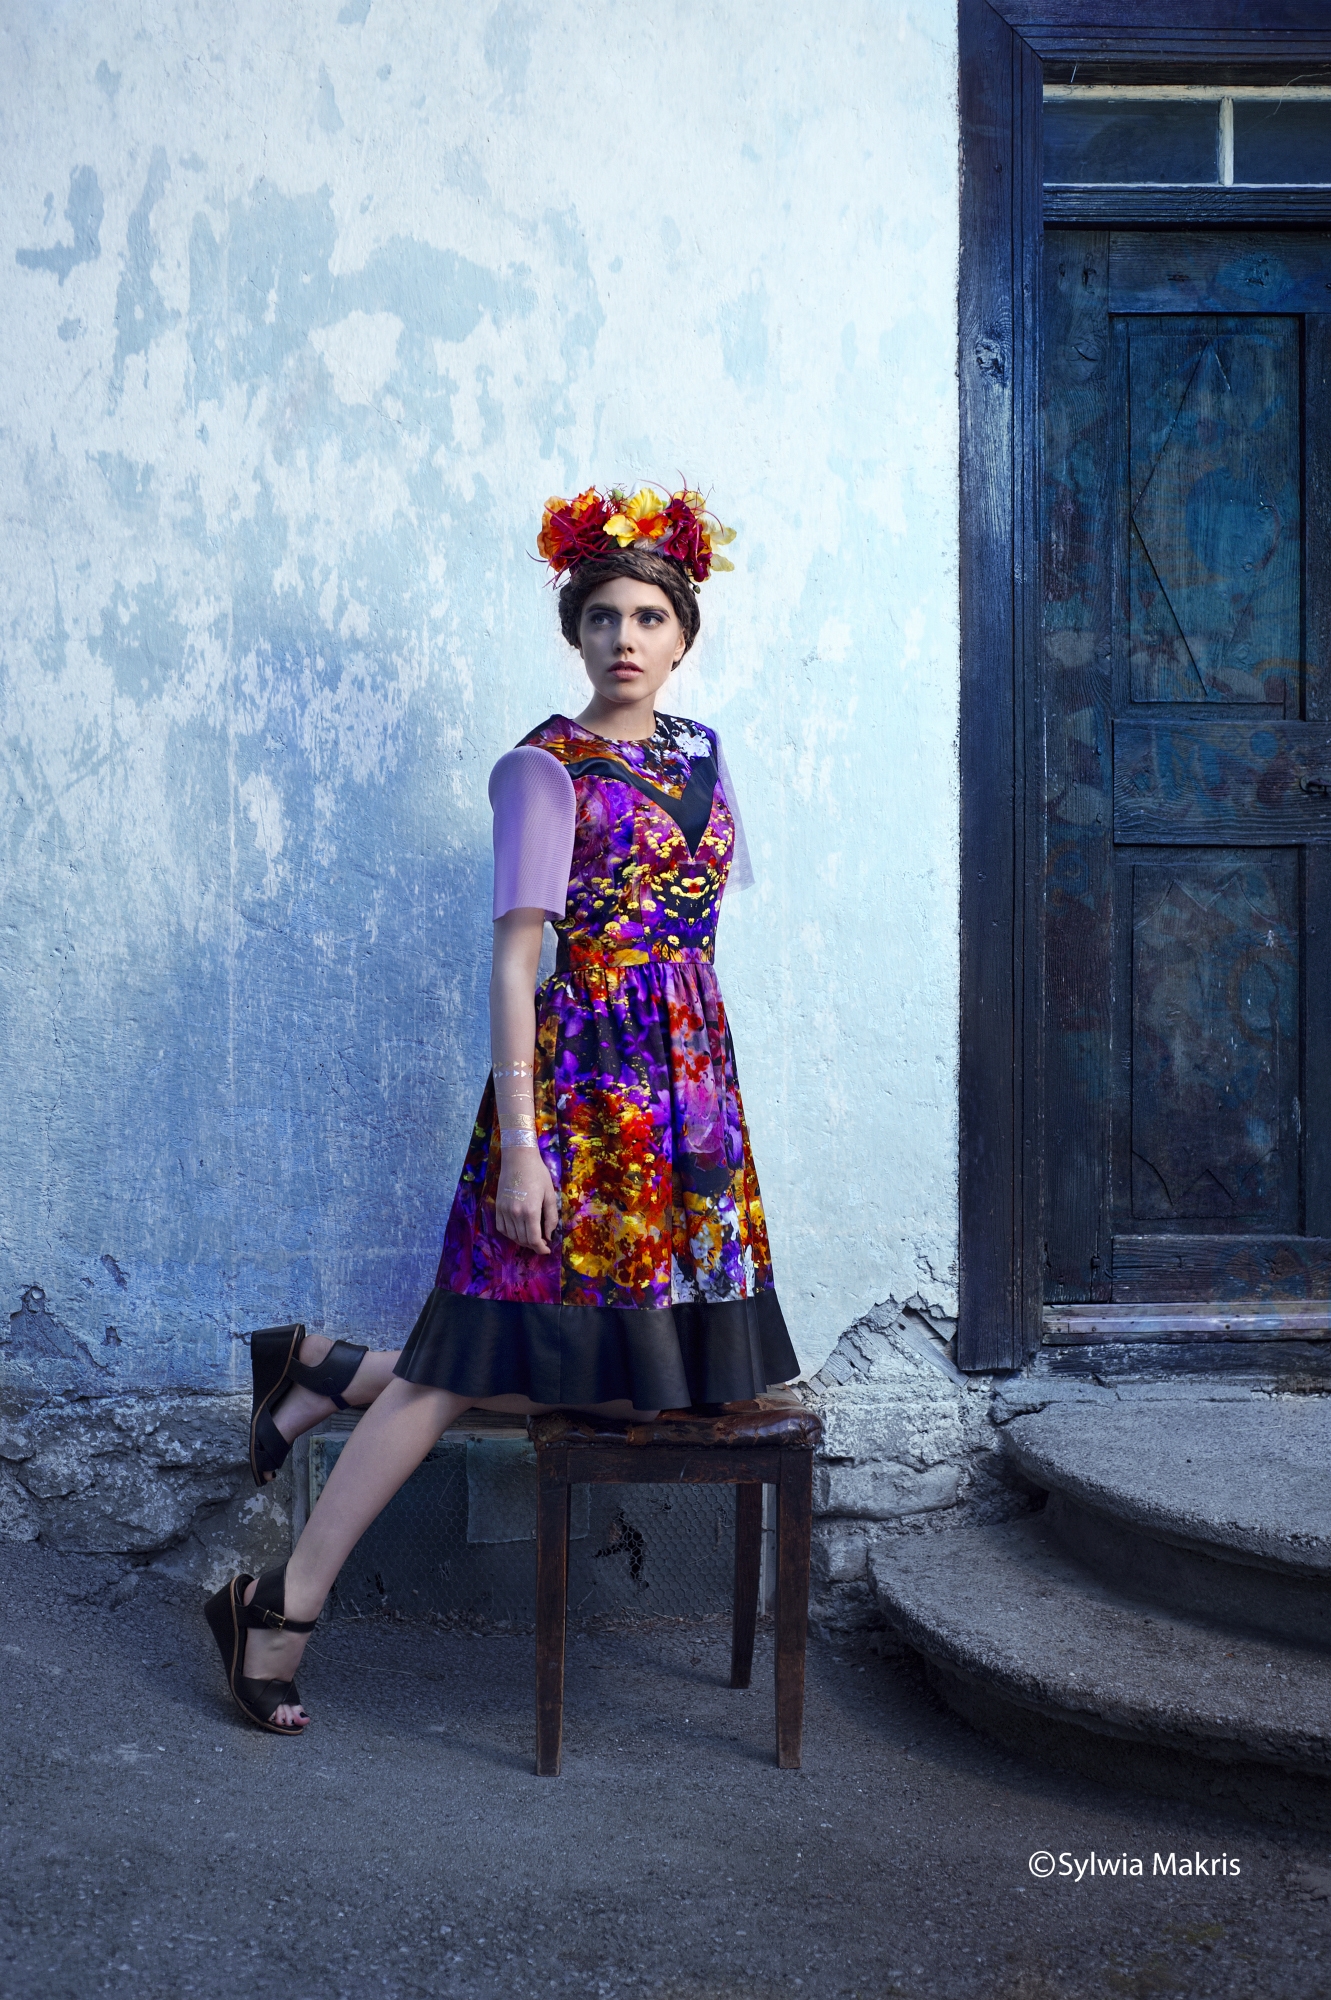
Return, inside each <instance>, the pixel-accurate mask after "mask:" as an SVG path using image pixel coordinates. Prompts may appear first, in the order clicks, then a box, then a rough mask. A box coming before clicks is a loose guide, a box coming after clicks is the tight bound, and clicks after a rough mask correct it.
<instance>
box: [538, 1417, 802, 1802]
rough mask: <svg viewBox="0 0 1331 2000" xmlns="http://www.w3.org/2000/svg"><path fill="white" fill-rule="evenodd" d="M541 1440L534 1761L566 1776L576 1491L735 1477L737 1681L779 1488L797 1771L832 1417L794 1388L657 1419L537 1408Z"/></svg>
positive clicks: (787, 1723)
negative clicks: (768, 1499) (817, 1463)
mask: <svg viewBox="0 0 1331 2000" xmlns="http://www.w3.org/2000/svg"><path fill="white" fill-rule="evenodd" d="M527 1432H528V1435H529V1437H530V1438H531V1440H532V1443H533V1444H534V1446H535V1447H536V1476H537V1514H536V1770H537V1774H538V1776H541V1777H557V1776H558V1774H559V1765H560V1756H561V1752H562V1747H563V1734H564V1635H565V1630H566V1626H567V1617H568V1584H569V1571H570V1562H569V1548H570V1542H571V1540H572V1513H573V1495H574V1493H575V1492H577V1491H579V1490H581V1489H585V1488H586V1487H588V1486H591V1487H592V1489H593V1491H598V1490H600V1489H604V1488H607V1487H608V1488H611V1489H616V1488H622V1487H625V1486H628V1487H634V1486H639V1485H647V1484H653V1485H659V1484H661V1483H662V1482H665V1481H669V1482H670V1484H671V1485H672V1486H673V1487H675V1488H677V1489H678V1490H679V1491H680V1492H681V1493H682V1492H684V1491H685V1490H686V1489H687V1488H689V1487H694V1488H703V1489H712V1488H715V1487H730V1488H732V1489H733V1491H734V1494H735V1539H734V1600H733V1602H734V1610H733V1621H734V1622H733V1627H732V1639H731V1658H730V1685H731V1686H732V1687H734V1688H745V1687H747V1686H748V1685H749V1680H750V1676H751V1674H752V1670H753V1641H754V1633H755V1628H756V1625H757V1614H758V1578H759V1568H760V1562H761V1547H762V1504H763V1502H762V1496H763V1488H764V1486H772V1487H774V1488H775V1490H776V1501H777V1534H776V1648H775V1651H776V1761H777V1763H778V1765H779V1766H780V1768H781V1769H782V1770H784V1771H797V1770H798V1769H799V1767H800V1753H801V1748H802V1739H803V1732H804V1651H805V1639H806V1636H807V1633H808V1623H809V1553H810V1540H811V1535H812V1525H813V1454H814V1451H815V1449H816V1447H817V1445H818V1443H819V1441H820V1439H821V1437H822V1425H821V1424H820V1422H819V1420H818V1418H817V1417H816V1416H815V1415H814V1413H813V1411H812V1410H808V1409H805V1408H804V1407H803V1406H802V1405H801V1404H800V1403H799V1402H798V1400H797V1399H796V1398H795V1397H793V1396H790V1395H782V1396H776V1395H773V1396H765V1397H760V1398H758V1399H756V1400H755V1401H754V1402H752V1403H740V1404H732V1405H730V1406H729V1407H728V1408H726V1409H724V1410H722V1411H721V1412H719V1413H717V1414H715V1415H707V1414H704V1413H702V1412H698V1411H692V1410H663V1411H662V1412H661V1414H660V1415H659V1416H658V1417H656V1418H654V1419H653V1421H652V1422H650V1423H642V1424H633V1423H616V1422H613V1421H610V1420H607V1419H603V1418H600V1417H591V1416H582V1415H577V1414H572V1413H568V1412H563V1411H556V1412H554V1413H553V1414H552V1415H549V1416H544V1417H530V1418H529V1419H528V1421H527Z"/></svg>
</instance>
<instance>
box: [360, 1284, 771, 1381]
mask: <svg viewBox="0 0 1331 2000" xmlns="http://www.w3.org/2000/svg"><path fill="white" fill-rule="evenodd" d="M393 1372H394V1374H395V1375H400V1376H402V1377H403V1379H404V1380H405V1381H407V1382H417V1383H420V1384H422V1385H423V1386H425V1387H428V1388H431V1389H447V1390H449V1391H450V1393H451V1394H453V1395H455V1396H470V1397H472V1398H474V1399H476V1400H480V1399H481V1398H482V1397H488V1396H527V1397H530V1399H531V1401H532V1402H533V1403H550V1404H554V1405H556V1406H561V1405H562V1406H563V1407H565V1408H568V1407H575V1408H576V1407H585V1406H586V1405H588V1404H592V1403H617V1402H624V1401H626V1402H629V1403H631V1404H632V1405H633V1408H634V1409H635V1410H678V1409H686V1408H687V1407H688V1406H689V1405H690V1404H691V1403H694V1404H696V1403H743V1402H747V1401H748V1399H749V1398H750V1397H752V1396H760V1395H761V1394H762V1393H763V1391H764V1390H765V1389H767V1388H768V1387H769V1386H771V1385H773V1384H775V1383H778V1382H788V1381H790V1380H791V1379H792V1377H794V1376H796V1375H798V1374H799V1372H800V1370H799V1362H798V1360H797V1359H796V1357H795V1350H794V1348H793V1347H792V1346H791V1344H790V1335H789V1333H788V1332H787V1330H786V1322H785V1319H784V1317H783V1315H782V1312H781V1307H780V1305H779V1304H778V1302H777V1296H776V1293H775V1292H774V1291H764V1292H759V1293H758V1294H757V1296H756V1297H754V1298H749V1299H727V1300H725V1301H723V1302H721V1303H718V1304H703V1303H689V1304H685V1305H674V1306H664V1307H659V1308H656V1309H653V1310H646V1311H633V1310H630V1309H626V1308H620V1307H616V1306H555V1305H537V1304H533V1303H529V1302H527V1301H523V1300H512V1299H480V1298H474V1297H472V1296H471V1295H470V1294H469V1293H466V1292H450V1291H446V1290H443V1289H440V1288H436V1289H435V1290H434V1291H433V1292H431V1294H430V1296H429V1298H428V1299H427V1300H426V1301H425V1305H424V1307H423V1308H422V1310H421V1314H420V1317H419V1319H418V1320H417V1321H416V1324H415V1326H414V1327H413V1328H412V1330H411V1334H410V1337H409V1338H408V1341H407V1344H406V1346H405V1347H404V1348H403V1350H402V1352H401V1354H400V1355H399V1356H398V1362H397V1366H396V1368H395V1369H394V1371H393Z"/></svg>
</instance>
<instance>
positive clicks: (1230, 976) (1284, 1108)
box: [1116, 849, 1299, 1235]
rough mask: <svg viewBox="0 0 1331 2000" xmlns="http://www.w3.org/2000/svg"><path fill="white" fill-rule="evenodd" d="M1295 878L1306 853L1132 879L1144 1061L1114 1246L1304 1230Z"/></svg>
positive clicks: (1134, 984) (1138, 868)
mask: <svg viewBox="0 0 1331 2000" xmlns="http://www.w3.org/2000/svg"><path fill="white" fill-rule="evenodd" d="M1298 872H1299V871H1298V857H1297V855H1295V854H1292V853H1289V852H1284V853H1281V852H1279V851H1277V852H1275V853H1271V852H1267V853H1262V852H1261V851H1260V850H1257V849H1250V850H1248V852H1247V853H1245V854H1243V855H1242V856H1241V857H1235V856H1232V855H1229V854H1223V855H1217V854H1212V853H1207V854H1192V853H1188V852H1186V851H1180V850H1177V849H1176V850H1173V851H1171V853H1170V854H1169V856H1168V858H1167V859H1166V860H1164V861H1163V862H1160V861H1148V862H1141V861H1131V862H1129V863H1128V864H1127V867H1126V868H1122V867H1121V868H1120V881H1121V882H1122V889H1123V901H1124V902H1128V901H1129V899H1130V908H1131V942H1130V952H1131V959H1130V965H1129V977H1128V980H1127V982H1126V987H1127V997H1128V1003H1129V1008H1130V1016H1129V1019H1128V1020H1127V1021H1126V1022H1125V1024H1124V1025H1125V1028H1126V1031H1127V1044H1128V1047H1129V1048H1130V1050H1131V1058H1132V1060H1131V1087H1130V1091H1129V1092H1128V1093H1126V1094H1125V1104H1124V1109H1125V1111H1126V1114H1127V1118H1128V1121H1129V1131H1128V1134H1127V1138H1128V1158H1127V1160H1126V1162H1125V1163H1124V1165H1125V1171H1124V1173H1123V1175H1122V1176H1121V1192H1122V1194H1123V1195H1124V1196H1126V1200H1124V1201H1123V1202H1122V1204H1121V1206H1120V1212H1119V1216H1118V1221H1119V1229H1118V1231H1117V1232H1116V1234H1124V1235H1135V1234H1138V1233H1140V1232H1141V1231H1143V1230H1145V1229H1147V1228H1150V1227H1155V1228H1167V1227H1169V1226H1178V1225H1180V1224H1181V1225H1183V1226H1184V1227H1186V1228H1187V1229H1189V1230H1190V1231H1192V1230H1196V1229H1197V1228H1198V1227H1203V1228H1205V1227H1207V1226H1210V1227H1213V1228H1217V1229H1221V1228H1223V1229H1224V1230H1225V1231H1226V1232H1232V1233H1243V1234H1247V1233H1249V1232H1252V1231H1258V1230H1262V1229H1283V1230H1294V1229H1297V1228H1298V1225H1299V1172H1298V1165H1299V1162H1298V1103H1297V1092H1298V1054H1299V1050H1298V1039H1299V980H1298V972H1299V964H1298V957H1299V949H1298V948H1299V881H1298ZM1125 875H1126V876H1127V877H1129V879H1128V880H1124V879H1123V878H1124V876H1125ZM1124 928H1125V930H1126V926H1125V927H1124Z"/></svg>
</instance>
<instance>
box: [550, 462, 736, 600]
mask: <svg viewBox="0 0 1331 2000" xmlns="http://www.w3.org/2000/svg"><path fill="white" fill-rule="evenodd" d="M734 539H735V530H734V529H733V528H723V527H722V525H721V523H720V522H719V521H718V520H717V519H716V516H715V515H714V514H709V513H708V512H707V502H706V500H705V499H704V498H703V496H702V494H701V493H694V492H693V491H692V490H691V489H689V488H687V487H686V488H684V489H683V490H681V491H680V492H678V493H672V494H671V495H670V497H669V499H667V498H666V497H665V496H664V495H663V494H660V493H657V492H655V491H653V489H652V488H651V487H650V486H641V487H639V489H638V491H637V492H636V493H634V494H632V495H629V494H626V493H621V492H620V490H619V488H618V487H617V486H612V487H611V489H610V491H609V493H608V494H607V493H600V492H598V491H597V489H596V487H594V486H589V487H588V488H587V491H586V492H585V493H579V494H578V496H577V498H576V499H575V500H560V499H558V498H555V499H553V500H547V501H546V503H545V513H544V515H543V516H542V518H541V532H540V535H539V537H538V538H537V543H536V547H537V549H538V551H539V552H540V554H541V555H543V556H544V557H545V559H546V561H547V562H548V563H549V565H550V567H551V569H552V570H553V571H554V573H555V575H556V576H558V575H560V574H561V572H562V571H564V570H566V569H572V568H574V566H575V565H576V564H578V563H584V562H596V561H597V560H598V559H601V558H604V557H605V556H609V555H614V554H616V553H617V552H618V551H619V550H620V549H648V550H651V551H652V552H653V553H654V554H656V555H658V556H670V557H672V558H673V559H674V561H675V562H677V563H679V564H680V566H681V567H682V568H683V569H685V570H686V571H687V572H688V574H689V576H690V577H691V578H692V579H693V587H694V589H695V590H696V589H697V587H698V585H699V584H700V583H704V582H706V580H707V578H708V576H709V575H710V574H711V572H712V571H713V570H714V569H734V567H735V565H734V563H732V562H727V560H726V558H725V557H724V556H719V555H718V554H717V553H716V551H717V550H718V549H719V548H725V547H726V545H727V544H728V543H730V542H733V541H734Z"/></svg>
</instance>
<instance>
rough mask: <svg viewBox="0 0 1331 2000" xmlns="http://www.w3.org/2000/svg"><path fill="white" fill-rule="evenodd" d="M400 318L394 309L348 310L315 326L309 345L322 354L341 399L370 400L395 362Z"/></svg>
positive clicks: (377, 391)
mask: <svg viewBox="0 0 1331 2000" xmlns="http://www.w3.org/2000/svg"><path fill="white" fill-rule="evenodd" d="M401 337H402V322H401V320H400V319H399V318H398V316H397V314H396V313H389V312H377V313H367V312H360V311H359V310H358V311H356V312H349V313H348V314H347V316H346V318H345V319H340V320H338V321H337V323H336V324H335V325H333V326H318V327H315V329H314V331H313V332H312V333H311V335H310V345H311V347H312V348H313V349H314V350H315V352H316V353H317V354H320V355H322V356H323V361H324V366H325V367H326V368H327V370H328V372H329V374H330V375H331V376H332V378H333V388H334V389H335V390H336V392H337V396H338V400H339V401H340V402H343V403H372V402H373V401H374V399H375V397H376V396H377V395H378V394H379V393H380V391H381V390H382V389H383V386H384V384H385V383H386V382H387V380H388V378H389V376H390V375H391V374H392V372H393V370H394V368H395V367H396V366H397V344H398V341H399V340H400V339H401Z"/></svg>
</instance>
